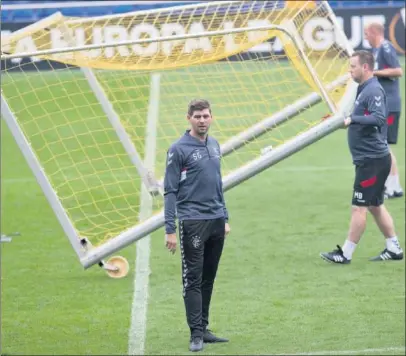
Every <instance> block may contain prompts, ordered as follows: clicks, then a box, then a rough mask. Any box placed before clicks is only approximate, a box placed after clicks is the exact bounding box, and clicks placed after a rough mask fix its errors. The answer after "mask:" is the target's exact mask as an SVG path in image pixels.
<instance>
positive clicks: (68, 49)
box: [1, 25, 296, 60]
mask: <svg viewBox="0 0 406 356" xmlns="http://www.w3.org/2000/svg"><path fill="white" fill-rule="evenodd" d="M271 30H278V31H281V32H283V33H285V34H286V35H287V36H289V38H290V39H291V40H292V41H293V42H294V43H295V44H296V39H295V37H294V35H293V34H291V33H290V32H289V30H288V29H286V28H285V27H284V26H280V25H266V26H255V27H254V26H253V27H239V28H233V29H227V30H218V31H206V32H201V33H189V34H182V35H172V36H160V37H151V38H144V39H138V40H127V41H114V42H106V43H97V44H91V45H85V46H68V47H64V48H52V49H44V50H40V51H32V52H19V53H11V54H10V53H5V54H1V59H2V60H6V59H13V58H21V57H36V56H37V57H40V56H49V55H51V54H62V53H68V52H81V51H90V50H94V49H100V48H113V47H120V46H131V45H143V44H150V43H157V42H158V43H159V42H166V41H178V40H187V39H192V38H199V37H214V36H219V35H232V34H236V33H241V32H251V31H271Z"/></svg>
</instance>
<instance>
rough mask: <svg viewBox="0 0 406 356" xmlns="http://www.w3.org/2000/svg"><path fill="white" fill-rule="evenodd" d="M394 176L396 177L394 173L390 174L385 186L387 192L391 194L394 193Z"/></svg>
mask: <svg viewBox="0 0 406 356" xmlns="http://www.w3.org/2000/svg"><path fill="white" fill-rule="evenodd" d="M394 178H395V176H393V175H388V178H387V179H386V182H385V187H386V192H387V193H388V194H389V195H392V194H393V191H394V186H393V185H394V182H393V181H394Z"/></svg>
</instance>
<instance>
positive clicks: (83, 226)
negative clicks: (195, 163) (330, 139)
mask: <svg viewBox="0 0 406 356" xmlns="http://www.w3.org/2000/svg"><path fill="white" fill-rule="evenodd" d="M295 4H296V5H295V6H291V5H289V3H287V2H284V1H237V2H235V1H221V2H212V3H204V4H195V5H188V6H179V7H173V8H166V9H159V10H152V11H142V12H136V13H129V14H121V15H111V16H102V17H94V18H65V17H64V16H62V15H61V14H60V13H56V14H55V15H52V16H50V17H48V18H46V19H44V20H41V21H39V22H37V23H35V24H33V25H30V26H28V27H26V28H23V29H21V30H19V31H16V32H14V33H12V34H11V35H10V36H9V37H7V38H5V39H2V44H1V46H2V47H1V50H2V54H1V60H2V78H3V80H2V93H1V114H2V117H3V119H4V120H5V121H6V123H7V125H8V127H9V129H10V131H11V133H12V135H13V136H14V139H15V140H16V142H17V144H18V146H19V148H20V150H21V151H22V153H23V155H24V157H25V159H26V160H27V162H28V165H29V167H30V168H31V170H32V171H33V173H34V175H35V177H36V179H37V181H38V183H39V185H40V186H41V188H42V190H43V192H44V194H45V196H46V198H47V199H48V202H49V204H50V205H51V207H52V209H53V211H54V212H55V215H56V217H57V218H58V220H59V222H60V224H61V226H62V228H63V230H64V232H65V234H66V236H67V237H68V238H69V241H70V243H71V245H72V247H73V249H74V251H75V252H76V254H77V256H78V258H79V261H80V263H81V264H82V266H83V267H84V268H89V267H90V266H92V265H95V264H99V266H101V267H103V268H104V269H105V270H106V271H107V273H108V274H109V275H110V276H111V277H114V278H120V277H123V276H125V275H126V274H127V272H128V262H127V261H126V260H125V259H124V258H122V257H120V256H114V257H112V258H110V259H109V260H108V261H107V262H104V260H103V259H104V258H106V257H108V256H110V255H112V254H113V253H115V252H117V251H119V250H121V249H123V248H124V247H126V246H128V245H130V244H132V243H133V242H135V241H137V240H139V239H141V238H143V237H145V236H147V235H149V234H150V233H152V232H154V231H155V230H157V229H159V228H161V227H162V226H163V225H164V215H163V211H162V207H163V197H162V194H163V191H162V181H161V180H162V176H163V175H164V170H165V159H166V150H167V149H168V148H169V145H170V144H171V143H172V142H173V141H174V140H176V139H177V138H178V137H179V136H180V135H182V133H183V132H184V129H185V126H186V125H185V124H186V121H185V119H184V118H182V117H185V113H184V112H185V108H186V106H187V103H188V102H189V101H190V99H192V98H196V97H204V98H207V99H209V100H210V101H211V103H212V106H213V110H214V116H215V121H214V122H213V125H212V128H211V131H212V133H213V135H214V136H215V137H216V138H218V139H219V141H220V144H221V153H222V156H223V167H224V173H225V175H224V179H223V186H224V190H225V191H227V190H229V189H231V188H233V187H236V186H238V185H239V184H241V183H242V182H244V181H246V180H247V179H250V178H252V177H254V176H255V175H257V174H259V173H260V172H262V171H264V170H266V169H268V168H269V167H271V166H273V165H274V164H276V163H278V162H280V161H282V160H284V159H285V158H287V157H289V156H290V155H292V154H294V153H296V152H298V151H300V150H302V149H303V148H305V147H307V146H309V145H311V144H312V143H314V142H316V141H318V140H319V139H321V138H322V137H325V136H327V135H329V134H330V133H332V132H334V131H335V130H337V129H338V128H340V127H341V126H342V122H343V117H344V115H345V114H346V113H348V112H349V110H350V109H351V107H352V104H353V102H354V100H355V93H356V85H355V84H354V83H352V82H351V81H350V78H349V76H348V74H347V66H348V63H347V61H348V58H349V56H350V55H351V54H352V48H351V47H350V45H349V41H348V39H347V38H346V37H345V35H344V33H343V31H342V29H341V27H340V25H339V24H338V22H337V19H336V17H335V16H334V13H333V12H332V10H331V8H330V6H329V4H328V3H327V2H326V1H320V2H318V1H317V2H315V1H306V2H299V3H296V2H295ZM312 26H313V27H312ZM320 26H321V27H323V28H324V30H325V31H327V32H326V33H328V34H329V35H330V36H331V38H332V41H331V43H330V44H329V45H328V46H321V45H309V43H308V41H307V38H308V36H309V34H311V32H312V30H313V31H318V30H320V28H319V27H320ZM146 35H148V36H146ZM129 38H130V39H129ZM55 43H57V45H55ZM278 48H279V52H278ZM281 49H283V51H281ZM28 57H34V61H33V62H27V61H26V60H24V59H27V58H28ZM37 61H38V62H37ZM41 61H42V62H44V61H45V63H47V65H48V70H43V69H42V68H41V69H40V67H39V65H37V64H36V63H40V62H41ZM9 63H11V64H9ZM326 115H327V116H329V117H328V118H327V119H325V120H323V119H322V117H324V116H326ZM269 147H272V150H266V151H267V152H266V154H262V155H261V151H262V152H264V149H266V148H269ZM137 220H138V222H137Z"/></svg>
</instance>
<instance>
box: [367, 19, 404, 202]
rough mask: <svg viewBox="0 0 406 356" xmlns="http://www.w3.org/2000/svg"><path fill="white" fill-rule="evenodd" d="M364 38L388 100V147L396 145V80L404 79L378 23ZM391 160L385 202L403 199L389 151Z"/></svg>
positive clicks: (397, 117) (397, 106)
mask: <svg viewBox="0 0 406 356" xmlns="http://www.w3.org/2000/svg"><path fill="white" fill-rule="evenodd" d="M364 35H365V38H366V39H367V41H368V42H369V44H370V45H371V47H372V53H373V54H374V57H375V68H374V76H375V77H377V78H378V81H379V84H381V85H382V87H383V89H384V90H385V93H386V97H387V109H388V115H387V119H386V120H387V123H388V134H387V139H388V144H389V145H395V144H396V143H397V142H398V133H399V119H400V110H401V106H402V105H401V98H400V84H399V77H401V76H402V75H403V70H402V67H401V66H400V63H399V58H398V55H397V53H396V50H395V48H394V47H393V45H392V43H390V41H388V40H386V39H385V37H384V27H383V26H382V25H381V24H380V23H375V22H374V23H370V24H369V25H368V26H366V27H365V29H364ZM391 156H392V167H391V171H390V173H389V176H388V178H387V180H386V183H385V188H386V192H385V195H386V197H387V198H399V197H402V196H403V189H402V186H401V185H400V181H399V171H398V166H397V162H396V157H395V155H394V153H393V150H391Z"/></svg>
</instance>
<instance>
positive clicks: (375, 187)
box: [321, 51, 403, 264]
mask: <svg viewBox="0 0 406 356" xmlns="http://www.w3.org/2000/svg"><path fill="white" fill-rule="evenodd" d="M373 69H374V57H373V55H372V54H371V53H370V52H367V51H356V52H354V54H353V55H352V56H351V58H350V72H351V76H352V78H353V79H354V81H355V82H357V83H359V87H358V92H357V98H356V100H355V106H354V109H353V112H352V114H351V116H350V117H348V118H346V119H345V120H344V125H345V126H347V127H348V144H349V147H350V152H351V155H352V159H353V162H354V165H355V182H354V190H353V196H352V205H353V207H352V214H351V223H350V230H349V232H348V236H347V239H346V241H345V242H344V245H343V248H341V247H340V246H337V249H336V250H334V251H332V252H327V253H322V254H321V257H322V258H323V259H324V260H326V261H328V262H333V263H339V264H348V263H350V262H351V259H352V254H353V252H354V250H355V248H356V246H357V244H358V242H359V241H360V239H361V236H362V234H363V232H364V230H365V226H366V215H367V211H368V210H369V211H370V212H371V214H372V215H373V217H374V219H375V221H376V223H377V225H378V227H379V229H380V230H381V232H382V234H383V235H384V237H385V241H386V246H385V249H384V250H383V251H382V252H381V253H380V254H379V255H378V256H376V257H373V258H372V259H371V260H372V261H385V260H402V259H403V250H402V249H401V247H400V244H399V241H398V238H397V236H396V232H395V227H394V224H393V220H392V217H391V216H390V214H389V212H388V211H387V210H386V208H385V206H384V205H383V201H384V191H385V182H386V179H387V177H388V175H389V172H390V169H391V155H390V152H389V147H388V144H387V140H386V137H387V123H386V117H387V102H386V95H385V91H384V89H383V88H382V86H381V85H380V84H379V82H378V80H377V78H375V77H374V74H373Z"/></svg>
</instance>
